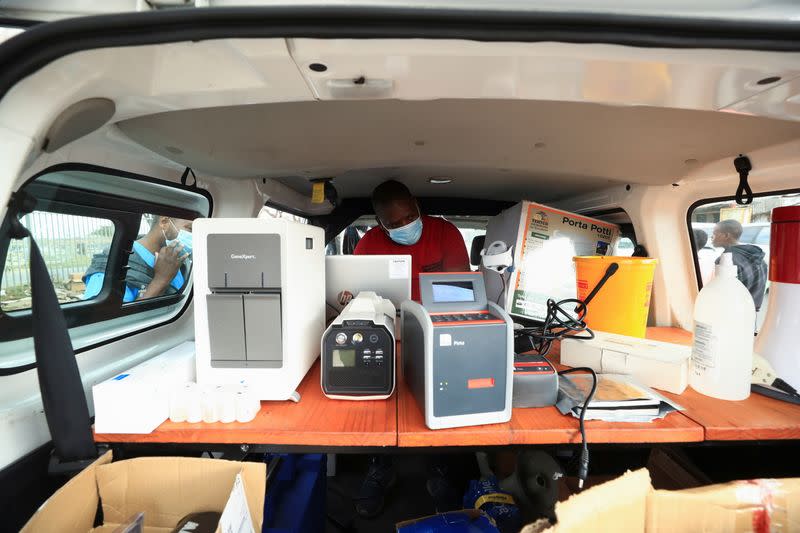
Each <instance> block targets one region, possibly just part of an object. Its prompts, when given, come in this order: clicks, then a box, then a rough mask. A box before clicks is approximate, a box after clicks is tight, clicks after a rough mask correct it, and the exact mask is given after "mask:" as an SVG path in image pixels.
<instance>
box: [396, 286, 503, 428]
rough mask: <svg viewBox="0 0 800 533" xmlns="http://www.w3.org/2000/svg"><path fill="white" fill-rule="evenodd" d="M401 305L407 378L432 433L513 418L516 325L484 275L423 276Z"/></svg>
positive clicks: (404, 364) (404, 362)
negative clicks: (494, 299) (412, 297)
mask: <svg viewBox="0 0 800 533" xmlns="http://www.w3.org/2000/svg"><path fill="white" fill-rule="evenodd" d="M419 286H420V296H421V300H422V303H421V304H419V303H416V302H413V301H406V302H403V304H402V305H401V307H400V310H401V322H402V334H403V373H404V375H405V380H406V382H407V383H408V386H409V388H410V389H411V392H412V394H413V395H414V397H415V398H416V400H417V403H418V404H419V406H420V409H421V410H422V412H423V413H424V415H425V424H426V425H427V426H428V427H429V428H430V429H442V428H451V427H460V426H474V425H480V424H495V423H501V422H508V421H509V420H511V393H512V383H513V379H512V372H513V364H514V337H513V323H512V321H511V318H510V317H509V316H508V314H507V313H506V312H505V311H504V310H503V309H502V308H500V307H499V306H497V305H495V304H493V303H491V302H488V301H487V300H486V290H485V288H484V284H483V275H482V274H481V273H480V272H459V273H421V274H420V276H419Z"/></svg>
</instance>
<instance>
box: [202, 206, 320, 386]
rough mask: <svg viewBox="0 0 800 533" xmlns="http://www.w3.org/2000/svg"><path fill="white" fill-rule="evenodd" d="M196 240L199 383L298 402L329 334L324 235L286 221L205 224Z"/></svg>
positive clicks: (215, 221)
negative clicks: (230, 386) (302, 385)
mask: <svg viewBox="0 0 800 533" xmlns="http://www.w3.org/2000/svg"><path fill="white" fill-rule="evenodd" d="M192 232H193V234H194V244H195V248H194V269H195V272H194V280H195V281H194V325H195V343H196V351H197V354H196V364H197V382H198V383H199V384H201V385H202V384H218V385H222V384H234V383H236V384H238V383H245V384H247V385H248V387H249V388H250V389H251V390H253V391H254V392H255V394H256V395H257V396H258V398H259V399H261V400H287V399H291V400H294V401H299V400H300V396H299V394H298V393H297V392H296V389H297V386H298V385H299V384H300V381H302V379H303V377H304V376H305V375H306V373H307V372H308V369H309V368H310V367H311V365H312V364H313V363H314V360H315V359H316V358H317V356H318V355H319V339H320V337H321V336H322V332H323V331H324V330H325V234H324V231H323V229H322V228H319V227H315V226H312V225H309V224H300V223H297V222H292V221H289V220H283V219H268V218H200V219H197V220H195V221H194V223H193V225H192Z"/></svg>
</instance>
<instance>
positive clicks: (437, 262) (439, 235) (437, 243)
mask: <svg viewBox="0 0 800 533" xmlns="http://www.w3.org/2000/svg"><path fill="white" fill-rule="evenodd" d="M353 253H354V254H355V255H392V254H402V255H410V256H411V298H412V299H414V300H416V301H419V273H420V272H469V269H470V268H469V256H468V255H467V248H466V246H464V238H463V237H462V236H461V233H460V232H459V231H458V229H457V228H456V227H455V226H454V225H453V224H451V223H450V222H448V221H446V220H445V219H443V218H438V217H429V216H426V215H423V216H422V236H421V237H420V238H419V241H417V243H416V244H412V245H411V246H404V245H402V244H397V243H396V242H394V241H393V240H392V239H390V238H389V236H388V235H387V234H386V232H385V231H383V229H382V228H380V227H378V226H376V227H374V228H372V229H371V230H369V231H368V232H367V233H366V234H365V235H364V236H363V237H362V238H361V240H360V241H358V245H356V249H355V250H354V251H353Z"/></svg>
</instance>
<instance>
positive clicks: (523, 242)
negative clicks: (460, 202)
mask: <svg viewBox="0 0 800 533" xmlns="http://www.w3.org/2000/svg"><path fill="white" fill-rule="evenodd" d="M619 233H620V228H619V226H617V225H616V224H611V223H608V222H603V221H602V220H597V219H595V218H589V217H585V216H582V215H577V214H575V213H570V212H568V211H562V210H559V209H553V208H552V207H548V206H546V205H542V204H537V203H534V202H528V201H524V202H520V203H518V204H516V205H514V206H511V207H509V208H508V209H506V210H505V211H502V212H501V213H500V214H498V215H497V216H495V217H492V219H491V220H489V224H488V226H487V227H486V246H487V247H488V246H490V245H491V244H492V243H493V242H495V241H502V242H504V243H505V244H506V246H508V247H513V249H514V269H513V270H512V271H509V272H510V274H506V275H505V277H504V278H503V280H501V277H500V275H499V274H497V272H492V271H488V270H486V269H483V268H482V270H483V271H484V274H485V275H484V278H485V283H486V297H487V298H488V299H489V300H491V301H493V302H498V301H499V297H500V295H501V293H502V292H503V289H504V288H506V289H507V290H506V291H505V294H506V297H505V301H503V302H502V304H503V306H504V307H505V309H506V310H507V311H508V312H509V314H511V315H514V316H520V317H524V318H531V319H534V320H543V319H544V318H545V316H546V314H547V299H548V298H552V299H554V300H555V301H559V300H562V299H564V298H575V297H576V295H577V286H576V283H575V262H574V261H573V257H575V256H580V255H610V254H611V253H612V251H613V247H614V246H615V244H616V242H617V240H618V239H619ZM504 281H505V283H504Z"/></svg>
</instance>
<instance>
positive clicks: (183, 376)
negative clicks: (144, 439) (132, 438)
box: [92, 342, 195, 433]
mask: <svg viewBox="0 0 800 533" xmlns="http://www.w3.org/2000/svg"><path fill="white" fill-rule="evenodd" d="M194 379H195V363H194V343H193V342H184V343H183V344H179V345H178V346H176V347H174V348H172V349H171V350H168V351H166V352H164V353H163V354H161V355H159V356H156V357H154V358H152V359H149V360H147V361H145V362H144V363H142V364H140V365H137V366H135V367H133V368H131V369H129V370H126V371H124V372H122V373H120V374H118V375H116V376H114V377H113V378H111V379H108V380H106V381H103V382H102V383H98V384H97V385H95V386H94V387H92V395H93V397H94V431H95V433H150V432H151V431H153V430H154V429H156V428H157V427H158V426H159V425H160V424H161V423H162V422H164V420H166V419H167V418H168V417H169V396H170V391H171V390H172V389H175V388H177V387H179V386H182V385H183V384H184V383H187V382H192V381H194Z"/></svg>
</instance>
